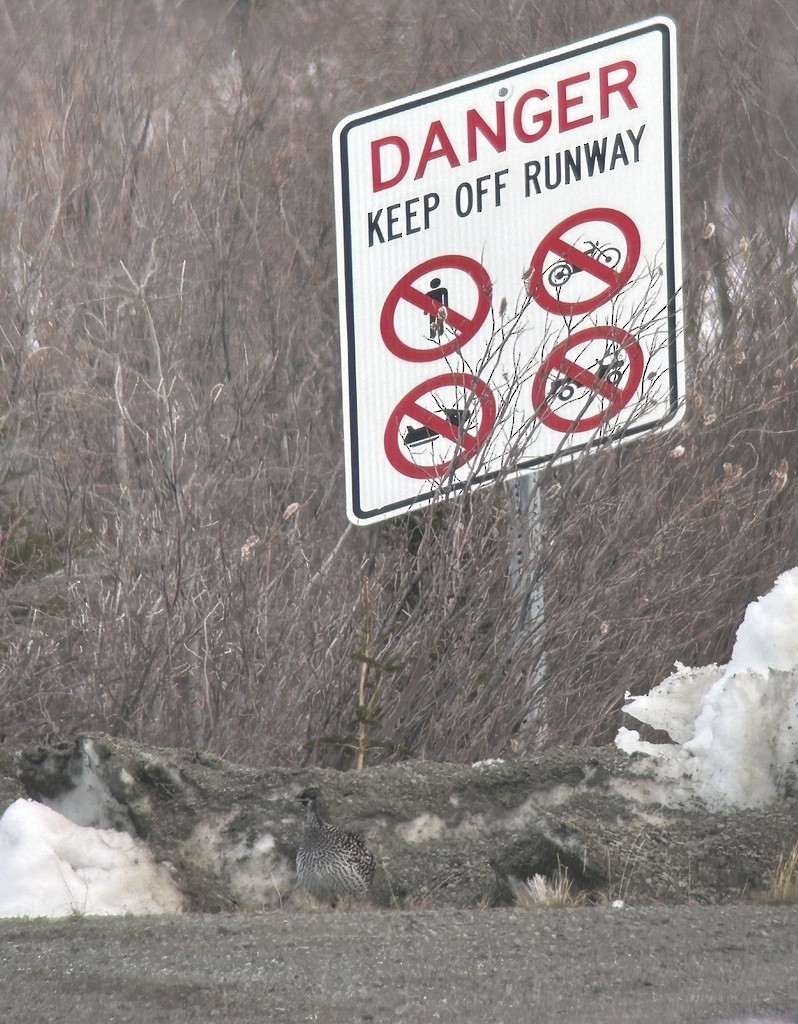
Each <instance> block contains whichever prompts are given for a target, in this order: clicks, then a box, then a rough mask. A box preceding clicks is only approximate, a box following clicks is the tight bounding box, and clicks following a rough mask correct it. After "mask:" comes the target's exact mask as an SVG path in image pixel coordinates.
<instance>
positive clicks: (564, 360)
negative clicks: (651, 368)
mask: <svg viewBox="0 0 798 1024" xmlns="http://www.w3.org/2000/svg"><path fill="white" fill-rule="evenodd" d="M596 340H599V341H604V342H612V343H613V344H615V345H617V346H618V352H620V351H623V352H625V353H626V357H627V359H628V360H629V374H628V378H627V380H626V383H625V384H624V385H623V387H619V386H618V384H617V383H614V382H613V381H612V380H611V376H612V374H607V372H606V370H607V365H606V362H605V360H602V361H601V362H602V364H603V366H604V369H603V371H602V369H601V367H599V368H597V369H588V368H587V367H585V366H581V365H580V364H579V363H578V362H576V360H575V359H572V358H570V356H569V352H570V351H571V349H573V348H576V346H577V345H584V344H585V343H586V342H590V341H596ZM617 354H618V353H616V356H615V357H613V358H612V362H611V363H610V365H612V363H615V362H617ZM644 362H645V360H644V357H643V350H642V349H641V347H640V342H639V341H638V340H637V338H635V337H634V336H633V335H631V334H630V333H629V332H628V331H625V330H623V328H621V327H614V326H612V325H611V324H610V325H607V326H604V327H587V328H585V330H583V331H577V332H576V333H575V334H572V335H571V336H570V337H569V338H567V339H566V340H565V341H563V342H560V344H559V345H557V347H556V348H554V349H553V351H552V352H551V353H550V354H549V355H548V356H547V357H546V359H545V360H544V361H543V365H542V366H541V367H540V369H539V370H538V372H537V373H536V374H535V380H534V382H533V384H532V407H533V408H534V410H535V415H536V416H537V417H538V419H539V420H540V422H541V423H543V424H544V425H545V426H547V427H550V428H551V429H552V430H557V431H559V432H560V433H563V434H568V433H581V432H583V431H586V430H596V429H597V428H598V427H601V426H603V425H604V424H605V423H607V421H608V420H611V419H612V418H613V417H614V416H617V415H618V413H619V412H620V411H621V410H622V409H623V408H624V406H626V405H628V404H629V401H630V400H631V398H632V396H633V395H634V393H635V391H636V390H637V387H638V385H639V384H640V381H641V380H642V379H643V368H644ZM550 374H557V376H558V377H559V378H560V380H562V381H564V382H567V383H568V384H570V385H574V386H576V387H579V388H586V389H587V391H589V392H592V393H593V394H594V395H596V396H598V397H600V398H602V399H604V401H605V402H606V403H607V404H606V406H605V408H604V409H602V411H601V412H600V413H595V414H594V415H592V416H582V415H581V414H580V413H577V415H576V416H574V417H573V418H572V419H568V417H566V416H562V415H560V413H559V412H555V411H554V410H553V409H552V407H551V404H550V403H551V402H552V401H553V400H554V399H555V398H556V397H557V392H556V390H555V389H552V390H551V391H549V393H548V394H547V390H546V388H547V384H548V379H549V375H550ZM586 397H587V396H586ZM579 406H580V410H582V409H584V406H585V403H584V402H581V401H580V402H579Z"/></svg>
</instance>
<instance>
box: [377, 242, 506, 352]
mask: <svg viewBox="0 0 798 1024" xmlns="http://www.w3.org/2000/svg"><path fill="white" fill-rule="evenodd" d="M439 270H461V271H464V272H465V273H466V274H468V276H469V277H470V278H471V280H472V281H473V282H474V285H475V287H476V290H477V306H476V310H475V311H474V314H473V315H472V316H464V315H463V314H462V313H460V312H458V311H457V310H456V309H452V308H451V306H447V307H446V311H447V316H446V324H447V326H448V327H452V328H454V330H455V331H456V334H455V335H454V337H453V338H451V339H450V340H449V341H446V342H444V343H443V344H437V343H435V342H432V343H431V347H426V348H419V347H416V346H413V345H408V344H407V342H406V341H403V340H402V339H401V338H400V337H399V334H398V333H397V330H396V311H397V309H399V307H400V305H401V304H402V303H405V302H409V303H410V304H411V305H412V306H416V307H417V308H418V310H419V311H420V312H421V313H423V314H424V315H425V316H427V317H436V316H437V315H438V312H439V311H440V308H441V306H442V305H443V303H442V302H440V301H439V300H437V299H435V298H434V297H433V296H431V295H429V294H428V293H427V292H424V291H422V290H421V289H420V288H418V287H417V286H416V282H417V281H418V279H419V278H421V277H424V276H426V275H428V274H433V273H435V272H436V271H439ZM491 289H492V285H491V280H490V276H489V274H488V272H487V270H485V268H484V267H483V266H482V264H481V263H477V261H476V260H472V259H471V257H470V256H458V255H448V256H435V257H434V258H433V259H431V260H426V262H424V263H420V264H419V265H418V266H417V267H414V269H413V270H410V271H408V272H407V273H406V274H405V275H404V277H402V278H400V279H399V281H397V283H396V284H395V285H394V286H393V288H392V289H391V290H390V292H389V293H388V298H387V299H386V300H385V303H384V305H383V307H382V314H381V315H380V334H381V335H382V340H383V341H384V342H385V345H386V346H387V348H388V349H389V351H391V352H392V353H393V354H394V355H395V356H398V357H399V358H400V359H404V360H406V361H407V362H410V363H431V362H433V361H434V360H436V359H445V358H446V356H450V355H451V354H452V353H453V352H456V351H457V350H458V349H460V348H462V347H463V345H465V344H467V343H468V342H469V341H471V339H472V338H473V337H474V335H475V334H476V333H477V331H478V330H479V329H480V327H481V326H482V325H483V324H484V323H485V320H486V319H487V317H488V313H489V311H490V297H491Z"/></svg>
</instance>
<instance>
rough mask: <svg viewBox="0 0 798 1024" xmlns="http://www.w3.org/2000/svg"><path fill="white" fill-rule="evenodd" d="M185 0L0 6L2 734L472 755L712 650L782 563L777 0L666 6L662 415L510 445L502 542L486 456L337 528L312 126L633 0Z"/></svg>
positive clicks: (588, 708)
mask: <svg viewBox="0 0 798 1024" xmlns="http://www.w3.org/2000/svg"><path fill="white" fill-rule="evenodd" d="M188 6H189V5H177V4H175V5H172V4H169V3H167V4H162V5H159V9H160V11H161V13H157V12H156V7H155V5H152V6H150V5H148V4H146V3H145V4H136V5H134V4H126V3H101V4H95V3H88V2H86V3H74V4H73V3H67V2H66V0H59V2H55V3H52V4H49V5H47V7H46V10H43V11H41V12H39V11H37V9H36V7H35V5H30V6H25V7H23V6H22V5H11V4H2V3H0V22H2V24H3V36H4V45H3V53H2V55H0V83H1V84H2V93H1V94H0V103H1V104H2V110H3V117H2V129H0V184H1V185H2V188H1V189H0V224H2V238H3V240H4V241H3V245H2V249H1V250H0V268H1V270H2V287H1V288H0V360H2V366H3V371H4V372H3V375H2V380H1V381H0V531H1V533H0V623H2V626H1V627H0V636H1V637H2V641H1V642H2V663H1V664H0V728H2V731H3V732H4V733H6V734H8V735H10V736H12V737H14V738H15V739H23V740H26V741H29V740H35V739H40V738H45V737H53V736H56V737H57V736H70V735H73V734H74V733H75V732H77V731H83V730H87V729H98V730H105V731H107V732H110V733H112V734H114V735H117V736H130V737H133V738H136V739H140V740H144V741H146V742H149V743H155V744H168V745H185V746H194V747H197V748H200V749H207V750H210V751H213V752H215V753H218V754H221V755H224V756H225V757H228V758H231V759H234V760H238V761H242V762H247V763H250V764H256V765H263V764H297V763H315V764H335V765H339V766H342V767H347V766H350V765H353V764H356V763H363V761H366V763H374V762H376V761H379V760H386V759H396V758H401V757H408V756H413V757H426V758H434V759H450V760H475V759H478V758H484V757H491V756H506V755H512V754H514V753H523V752H524V751H529V750H531V749H533V748H535V747H540V746H542V745H545V744H549V743H553V742H558V743H597V742H604V741H606V740H608V739H609V738H610V737H611V736H612V735H613V733H614V730H615V729H616V728H617V726H618V725H619V724H620V722H619V719H620V710H619V709H620V705H621V703H622V698H623V693H624V691H625V690H626V689H632V690H634V691H635V692H643V691H644V690H645V688H646V687H647V686H649V685H651V684H654V683H656V682H658V681H660V680H661V679H662V678H664V677H665V676H666V675H667V674H668V672H669V671H670V669H671V666H672V664H673V662H674V661H675V660H677V659H678V660H680V661H682V662H684V663H686V664H705V663H708V662H711V661H714V660H717V661H723V660H725V659H727V658H728V656H729V653H730V650H731V643H732V640H733V637H734V631H735V630H736V627H737V625H738V624H739V621H740V619H741V616H742V612H743V609H744V607H745V605H746V604H747V603H748V602H749V601H750V600H751V599H753V598H754V597H756V596H758V595H759V594H761V593H763V592H764V591H765V590H767V589H768V588H769V587H770V585H771V584H772V582H773V579H774V578H775V576H776V575H777V574H778V573H779V572H781V571H783V570H784V569H785V568H787V567H789V566H792V565H795V564H796V562H797V561H798V503H796V502H795V495H794V487H795V485H794V474H795V467H796V461H797V459H798V451H797V450H796V424H795V414H794V410H795V403H796V394H797V393H798V342H797V341H796V339H797V338H798V330H796V328H797V327H798V313H797V312H796V287H795V281H796V269H798V254H797V252H798V251H797V250H796V239H795V199H796V194H797V193H798V171H797V170H796V165H797V163H798V155H797V154H796V150H795V141H794V140H795V138H796V128H795V123H794V117H795V111H794V104H793V103H792V100H791V99H790V96H791V93H790V90H789V89H788V83H789V82H790V81H791V79H790V77H789V76H790V74H791V71H790V68H791V67H792V68H793V69H794V62H795V59H796V55H797V54H798V31H796V26H795V24H794V23H793V22H791V21H790V20H789V18H788V17H787V14H786V13H785V10H784V8H783V7H782V6H781V5H779V4H777V3H775V2H774V3H767V4H764V5H763V4H761V3H754V2H753V0H749V2H745V0H739V2H737V3H735V4H733V5H729V6H728V7H727V8H725V9H724V12H725V13H724V17H723V19H714V18H713V19H711V21H707V19H708V17H709V14H708V11H709V9H708V8H705V5H702V4H689V3H686V2H681V0H671V2H670V3H668V4H666V5H665V9H666V13H670V14H671V15H672V16H673V17H674V18H675V19H676V21H677V23H678V26H679V30H680V45H681V53H682V69H683V76H682V83H681V95H682V115H681V116H682V126H683V139H682V157H683V207H684V211H685V232H684V248H685V308H686V348H687V352H688V363H689V365H688V375H689V381H690V384H689V387H690V397H689V409H688V413H687V417H686V419H685V420H684V422H683V424H682V425H681V426H680V427H679V428H678V429H677V430H675V431H672V432H670V433H668V434H665V435H661V436H657V437H651V438H649V439H648V440H645V441H640V442H637V443H635V444H634V445H629V446H626V447H623V448H621V449H618V450H616V451H612V452H605V453H603V454H601V455H598V456H596V457H591V458H585V459H582V460H581V461H580V462H578V463H577V464H575V465H573V466H568V467H562V468H559V469H552V470H548V471H546V472H545V473H543V474H542V476H541V478H540V482H541V495H542V510H543V521H542V526H541V530H540V536H539V543H538V544H537V545H536V546H535V547H534V550H529V549H528V548H527V549H525V554H524V555H523V559H522V561H523V564H522V565H521V566H520V571H517V572H515V573H513V574H511V573H510V571H509V566H510V561H511V559H512V558H514V557H515V555H516V553H517V551H518V536H519V531H520V533H521V534H522V535H523V534H524V533H525V531H526V529H527V524H526V521H525V519H524V518H523V517H521V518H520V519H519V512H518V505H517V500H516V497H515V495H514V493H513V491H512V489H511V488H505V487H504V486H503V485H501V484H499V485H497V486H496V487H495V488H491V489H486V490H483V491H480V492H477V493H473V494H470V495H467V496H466V497H465V498H464V499H463V500H458V501H453V502H448V503H444V504H441V505H440V506H438V507H435V508H432V509H429V510H426V511H424V512H419V513H416V514H413V515H410V516H407V517H405V518H403V519H400V520H396V521H393V522H391V523H389V524H387V525H384V526H373V527H366V528H354V527H348V526H347V525H346V521H345V517H344V511H343V509H344V496H343V486H344V485H343V468H342V454H341V453H342V443H341V411H340V385H339V373H340V370H339V354H338V331H337V311H336V292H335V253H334V238H333V226H332V199H331V183H330V182H331V172H330V155H329V138H330V134H331V130H332V127H333V125H334V123H335V122H336V121H337V120H338V119H339V118H340V117H341V116H343V115H344V114H347V113H350V112H352V111H354V110H356V109H358V108H362V107H364V106H368V105H372V104H375V103H378V102H380V101H382V100H387V99H390V98H392V97H397V96H401V95H404V94H407V93H409V92H412V91H414V90H417V89H420V88H424V87H427V86H432V85H435V84H438V83H441V82H444V81H446V80H448V79H452V78H456V77H460V76H462V75H464V74H466V73H470V72H472V71H474V72H476V71H479V70H482V69H486V68H489V67H491V66H493V65H496V64H499V63H502V62H505V61H509V60H512V59H516V58H518V57H520V56H523V55H525V54H532V53H535V52H540V51H542V50H545V49H547V48H550V47H554V46H557V45H561V44H565V43H567V42H570V41H573V40H575V39H577V38H582V37H585V36H587V35H590V34H592V33H593V32H598V31H603V30H606V29H609V28H612V27H615V26H617V25H621V24H624V23H627V22H631V21H633V20H636V19H637V18H639V17H641V16H642V15H643V14H644V13H646V12H644V11H643V10H642V9H641V7H640V4H639V3H634V4H633V3H631V0H624V2H621V0H615V2H613V3H611V4H609V5H607V4H605V5H603V7H602V9H601V11H600V12H599V11H597V10H596V8H595V5H591V4H587V3H582V2H577V0H572V2H568V3H564V4H560V5H555V6H554V7H552V6H551V5H549V7H548V8H545V9H542V8H540V7H539V6H538V5H537V4H535V3H511V4H505V5H503V7H502V10H501V11H496V12H494V13H493V14H492V15H491V17H492V18H494V19H495V23H494V24H492V26H491V31H490V32H487V33H486V32H485V31H484V29H483V25H482V21H483V18H484V12H483V9H482V6H481V5H476V4H472V3H470V2H468V0H451V2H447V3H444V4H441V5H435V6H432V7H430V6H429V5H427V4H421V3H416V2H415V0H407V2H404V3H401V4H400V5H399V6H398V7H397V6H396V5H384V4H377V3H372V2H358V3H354V4H352V3H349V4H346V5H344V4H341V3H338V2H337V0H336V2H333V0H330V2H327V3H322V4H318V5H311V7H296V8H293V9H292V11H291V13H290V14H286V13H283V14H278V13H277V9H276V8H275V9H274V10H272V9H271V8H267V6H266V5H259V4H257V3H252V4H250V5H247V4H237V5H235V8H233V9H230V5H228V4H220V5H219V6H218V8H216V7H215V6H214V5H213V4H211V3H207V4H206V5H205V6H204V7H201V6H194V7H192V10H191V11H188V10H187V7H188ZM661 10H662V8H661V7H658V8H657V11H661ZM652 12H653V11H652ZM386 52H390V53H392V54H394V55H396V59H395V60H394V62H392V63H391V64H390V66H388V67H386V62H385V58H384V54H385V53H386ZM790 119H792V120H790ZM539 585H540V586H542V588H543V593H544V595H545V607H546V616H545V622H536V623H535V622H530V617H529V606H530V602H533V600H534V595H535V593H536V592H537V591H536V588H537V587H538V586H539Z"/></svg>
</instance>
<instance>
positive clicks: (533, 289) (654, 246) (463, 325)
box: [334, 18, 684, 523]
mask: <svg viewBox="0 0 798 1024" xmlns="http://www.w3.org/2000/svg"><path fill="white" fill-rule="evenodd" d="M675 62H676V56H675V27H674V25H673V23H672V22H671V21H669V20H668V19H665V18H656V19H652V20H649V21H644V22H640V23H638V24H635V25H631V26H629V27H627V28H624V29H622V30H619V31H617V32H612V33H609V34H607V35H603V36H600V37H597V38H595V39H590V40H587V41H586V42H583V43H579V44H577V45H574V46H569V47H566V48H564V49H562V50H557V51H556V52H553V53H548V54H544V55H542V56H539V57H535V58H532V59H529V60H524V61H521V62H519V63H516V64H511V65H509V66H508V67H504V68H499V69H498V70H495V71H491V72H489V73H486V74H482V75H478V76H475V77H473V78H469V79H466V80H464V81H461V82H456V83H454V84H452V85H449V86H446V87H444V88H440V89H435V90H433V91H430V92H426V93H422V94H419V95H417V96H412V97H410V98H408V99H404V100H401V101H398V102H395V103H390V104H386V105H385V106H381V107H377V108H375V109H373V110H368V111H365V112H364V113H361V114H356V115H353V116H351V117H348V118H346V119H345V120H344V121H342V122H341V123H340V124H339V125H338V126H337V128H336V130H335V135H334V158H335V159H334V166H335V191H336V221H337V232H338V273H339V292H340V308H341V338H342V367H343V393H344V426H345V444H346V471H347V504H348V515H349V517H350V519H351V520H352V521H353V522H355V523H372V522H378V521H380V520H382V519H387V518H389V517H391V516H394V515H397V514H400V513H402V512H405V511H407V510H409V509H411V508H414V507H417V506H419V505H421V504H424V503H428V502H431V501H435V500H437V499H439V498H441V497H443V496H446V495H451V494H453V493H456V492H457V491H458V490H462V489H463V488H464V487H465V486H476V485H480V484H484V483H487V482H489V481H491V480H494V479H495V478H496V477H497V476H499V475H501V474H510V475H512V474H517V473H522V472H526V471H534V470H536V469H539V468H541V467H542V466H543V465H546V464H550V463H551V462H553V461H556V460H561V459H569V458H573V457H575V456H576V455H577V454H579V453H580V452H582V451H584V450H585V449H586V448H588V447H591V446H598V445H607V444H616V443H619V442H620V441H623V440H628V439H630V438H634V437H637V436H639V435H641V434H643V433H645V432H646V431H651V430H661V429H664V428H666V427H670V426H672V425H673V424H674V423H676V422H677V420H678V419H679V417H680V415H681V413H682V410H683V404H684V379H683V353H682V329H681V303H680V289H681V249H680V217H679V166H678V152H677V147H678V130H677V113H676V96H675V75H676V72H675V68H676V63H675Z"/></svg>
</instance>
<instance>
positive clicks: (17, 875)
mask: <svg viewBox="0 0 798 1024" xmlns="http://www.w3.org/2000/svg"><path fill="white" fill-rule="evenodd" d="M181 909H182V899H181V897H180V894H179V892H178V891H177V889H176V888H175V886H174V884H173V882H172V880H171V877H170V875H169V872H168V871H167V869H166V868H165V867H163V866H162V865H159V864H157V863H156V862H155V861H154V860H153V858H152V855H151V854H150V852H149V851H148V850H147V848H146V847H145V846H144V845H143V844H142V843H140V842H139V841H138V840H136V839H134V838H133V837H132V836H130V835H128V834H127V833H126V832H116V831H113V830H110V829H98V828H84V827H83V826H81V825H76V824H74V823H73V822H71V821H69V820H68V819H67V818H65V817H64V816H63V815H62V814H59V813H58V812H57V811H54V810H52V809H51V808H49V807H45V806H44V804H40V803H38V802H37V801H35V800H16V801H15V802H14V803H13V804H11V806H10V807H8V808H7V809H6V812H5V814H4V815H3V817H2V818H0V917H66V916H69V915H71V914H164V913H178V912H180V910H181Z"/></svg>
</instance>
